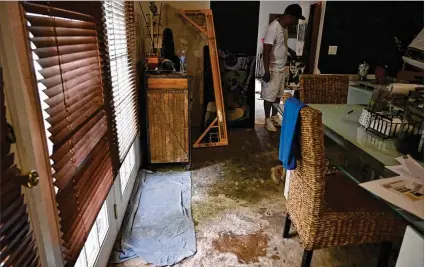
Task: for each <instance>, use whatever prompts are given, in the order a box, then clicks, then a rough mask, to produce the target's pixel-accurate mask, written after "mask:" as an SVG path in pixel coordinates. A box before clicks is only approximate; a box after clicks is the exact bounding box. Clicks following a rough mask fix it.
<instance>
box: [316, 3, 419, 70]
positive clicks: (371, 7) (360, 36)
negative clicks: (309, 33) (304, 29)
mask: <svg viewBox="0 0 425 267" xmlns="http://www.w3.org/2000/svg"><path fill="white" fill-rule="evenodd" d="M423 9H424V2H423V1H418V2H409V1H403V2H401V1H397V2H391V3H390V2H377V1H368V2H354V1H340V2H335V1H328V2H327V4H326V13H325V19H324V26H323V34H322V44H321V49H320V58H319V66H318V67H319V70H320V72H321V73H339V74H352V73H357V68H358V65H359V64H360V63H362V62H363V61H366V62H368V63H369V66H370V68H369V73H373V72H374V69H375V66H376V64H377V63H378V62H380V61H385V63H386V64H387V65H388V66H389V71H388V73H389V75H391V76H395V75H396V73H397V71H398V70H400V69H401V68H402V59H401V56H402V54H401V53H400V52H398V50H397V46H396V43H395V41H394V37H397V38H398V39H399V40H400V41H402V42H403V43H404V45H406V46H407V45H408V44H410V42H411V41H412V40H413V38H414V37H415V36H416V35H417V34H418V33H419V32H420V31H421V30H422V29H423V27H424V13H423ZM329 46H338V49H337V54H336V55H328V48H329Z"/></svg>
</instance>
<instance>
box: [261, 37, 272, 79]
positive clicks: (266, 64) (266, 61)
mask: <svg viewBox="0 0 425 267" xmlns="http://www.w3.org/2000/svg"><path fill="white" fill-rule="evenodd" d="M272 47H273V46H272V45H271V44H264V45H263V63H264V76H263V80H264V81H265V82H266V83H267V82H269V81H270V53H271V51H272Z"/></svg>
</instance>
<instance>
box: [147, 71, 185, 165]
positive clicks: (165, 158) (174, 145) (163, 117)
mask: <svg viewBox="0 0 425 267" xmlns="http://www.w3.org/2000/svg"><path fill="white" fill-rule="evenodd" d="M156 80H158V81H156ZM159 80H161V78H160V79H152V78H150V79H148V82H147V84H148V93H147V105H148V107H147V108H148V122H149V123H148V124H149V149H150V151H149V154H150V162H151V163H170V162H188V161H189V114H188V112H189V103H188V90H187V82H188V80H187V79H176V80H179V81H178V82H177V83H174V84H182V85H183V84H184V83H186V89H185V88H175V89H170V86H169V85H167V86H164V87H166V88H158V86H156V85H158V84H164V83H166V82H167V81H159ZM149 85H154V88H150V86H149ZM167 87H168V88H167Z"/></svg>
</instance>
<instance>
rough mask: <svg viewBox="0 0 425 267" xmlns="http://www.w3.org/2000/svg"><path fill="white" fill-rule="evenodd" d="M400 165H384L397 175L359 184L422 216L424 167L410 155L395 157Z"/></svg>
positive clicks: (386, 199)
mask: <svg viewBox="0 0 425 267" xmlns="http://www.w3.org/2000/svg"><path fill="white" fill-rule="evenodd" d="M396 160H397V161H398V162H399V163H400V165H396V166H386V168H388V169H390V170H391V171H393V172H395V173H397V174H398V175H399V176H396V177H391V178H385V179H379V180H375V181H372V182H367V183H363V184H360V186H362V187H363V188H365V189H366V190H368V191H370V192H372V193H373V194H375V195H377V196H378V197H380V198H382V199H384V200H385V201H388V202H390V203H392V204H394V205H396V206H398V207H400V208H402V209H404V210H406V211H408V212H410V213H413V214H415V215H416V216H418V217H420V218H421V219H423V218H424V168H423V167H422V166H421V165H420V164H419V163H418V162H416V161H415V160H414V159H413V158H412V157H410V156H402V157H398V158H396Z"/></svg>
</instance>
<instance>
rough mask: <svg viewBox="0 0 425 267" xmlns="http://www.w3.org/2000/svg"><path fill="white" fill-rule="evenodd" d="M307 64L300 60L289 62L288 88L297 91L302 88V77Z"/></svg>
mask: <svg viewBox="0 0 425 267" xmlns="http://www.w3.org/2000/svg"><path fill="white" fill-rule="evenodd" d="M304 69H305V64H304V62H302V61H301V60H300V59H294V60H290V61H289V75H288V79H287V85H288V87H290V88H292V89H296V88H299V87H300V76H301V74H303V73H304Z"/></svg>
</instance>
